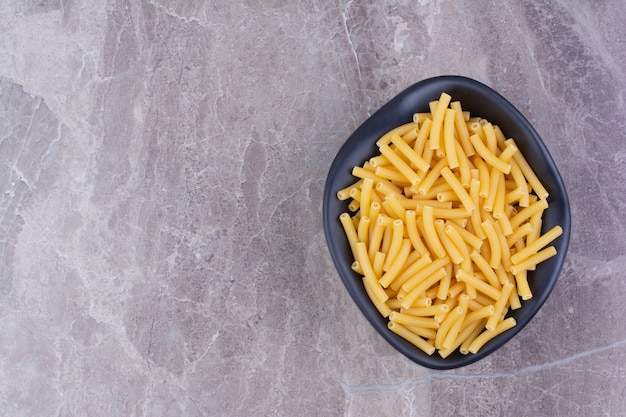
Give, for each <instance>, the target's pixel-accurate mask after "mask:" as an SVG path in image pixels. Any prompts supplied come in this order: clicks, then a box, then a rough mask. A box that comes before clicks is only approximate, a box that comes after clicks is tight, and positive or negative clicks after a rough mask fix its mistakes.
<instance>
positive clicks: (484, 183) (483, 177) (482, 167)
mask: <svg viewBox="0 0 626 417" xmlns="http://www.w3.org/2000/svg"><path fill="white" fill-rule="evenodd" d="M474 165H475V166H476V168H477V169H478V180H479V181H480V189H479V191H478V195H479V197H481V198H487V196H488V195H489V190H490V187H491V185H490V183H489V176H490V174H489V167H488V166H487V164H486V163H485V161H483V160H482V159H481V158H479V157H476V158H474Z"/></svg>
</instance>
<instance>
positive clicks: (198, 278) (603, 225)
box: [0, 0, 626, 416]
mask: <svg viewBox="0 0 626 417" xmlns="http://www.w3.org/2000/svg"><path fill="white" fill-rule="evenodd" d="M575 3H576V5H572V3H571V2H565V1H560V2H552V1H509V2H489V1H459V2H457V1H428V0H420V1H418V2H411V1H406V0H405V1H397V2H393V1H380V2H379V1H367V2H361V1H346V0H329V1H320V0H318V1H313V2H306V1H295V2H288V1H281V0H267V1H259V2H257V1H232V2H230V1H211V2H204V1H200V0H193V1H191V0H190V1H186V0H178V1H175V0H152V1H145V2H131V1H128V2H124V1H110V2H106V3H105V2H103V1H95V2H80V1H75V0H46V1H38V0H37V1H36V0H28V1H18V0H10V1H3V2H0V33H2V36H1V37H0V191H1V196H0V213H1V215H0V271H1V273H0V415H2V416H182V415H185V416H295V415H307V416H340V415H343V416H373V415H376V416H450V415H459V416H460V415H462V416H577V415H584V416H620V415H623V412H624V410H625V409H626V327H625V326H624V325H623V322H624V319H626V307H625V306H624V299H625V296H626V283H625V278H626V272H625V271H626V238H625V236H626V230H625V227H626V215H625V213H626V198H625V197H624V195H626V186H625V185H624V184H625V179H626V178H625V173H626V172H625V170H624V167H625V163H626V118H625V117H624V116H625V115H626V103H625V97H624V92H625V91H626V77H625V75H626V53H625V51H626V49H625V46H626V29H625V26H624V25H623V21H624V19H626V3H624V2H623V1H621V0H608V1H604V2H598V3H597V4H593V5H592V3H593V2H575ZM440 74H460V75H466V76H469V77H472V78H475V79H477V80H479V81H482V82H484V83H486V84H488V85H490V86H491V87H493V88H495V89H496V90H498V91H500V92H501V93H502V94H503V95H504V96H505V97H507V98H508V99H509V100H510V101H511V102H513V104H515V105H516V106H517V107H518V108H519V109H520V110H521V111H522V112H523V113H524V114H525V115H526V116H527V117H528V118H529V120H530V121H531V122H532V123H533V125H534V126H535V128H536V129H537V131H538V132H539V133H540V135H541V136H542V137H543V139H544V141H545V143H546V145H547V147H548V149H549V150H550V152H551V153H552V156H553V158H554V160H555V162H556V164H557V166H558V167H559V169H560V171H561V173H562V175H563V178H564V180H565V183H566V186H567V189H568V192H569V196H570V200H571V204H572V222H573V223H572V240H571V244H570V250H569V252H568V256H567V261H566V264H565V266H564V269H563V273H562V275H561V278H560V280H559V282H558V284H557V285H556V288H555V289H554V291H553V293H552V296H551V298H550V299H549V300H548V302H547V303H546V304H545V306H544V308H543V309H542V310H541V311H540V313H539V314H538V315H537V316H536V317H535V318H534V319H533V320H532V321H531V323H530V324H529V325H528V326H527V327H526V328H525V329H524V330H523V331H522V332H521V333H520V334H519V335H517V336H516V337H515V338H514V339H513V340H512V341H511V343H510V344H508V345H506V346H505V347H503V348H502V349H500V350H498V351H497V352H496V353H494V354H493V355H491V356H489V357H488V358H486V359H485V360H482V361H480V362H478V363H475V364H473V365H470V366H468V367H465V368H461V369H458V370H454V371H432V370H429V369H426V368H422V367H420V366H418V365H416V364H414V363H412V362H410V361H408V360H406V359H405V358H404V357H403V356H401V355H400V354H399V353H397V352H396V351H395V350H393V349H392V348H391V347H390V346H389V345H388V344H386V342H384V341H383V340H382V339H381V338H380V337H379V336H378V334H377V333H375V332H374V331H373V330H372V329H371V328H370V327H369V325H368V324H367V322H366V321H365V319H364V318H363V317H362V316H361V315H360V313H359V311H358V310H357V308H356V307H355V306H354V304H353V303H352V301H351V299H350V298H349V296H348V294H347V292H346V290H345V289H344V288H343V286H342V284H341V282H340V280H339V277H338V276H337V274H336V272H335V270H334V267H333V265H332V262H331V259H330V256H329V254H328V250H327V248H326V244H325V240H324V235H323V232H322V230H321V199H322V190H323V187H324V182H325V177H326V173H327V170H328V168H329V166H330V164H331V162H332V159H333V156H334V154H335V152H336V151H337V150H338V149H339V147H340V146H341V145H342V143H343V142H344V141H345V140H346V138H347V137H348V136H349V134H350V133H351V132H352V131H353V130H354V129H355V128H356V127H357V126H358V125H359V124H361V123H362V122H363V121H364V120H365V119H366V118H367V117H368V115H370V114H371V113H372V112H374V111H375V110H376V109H377V108H378V107H380V106H381V105H382V104H383V103H384V102H386V101H387V100H388V99H390V98H391V97H393V96H394V95H395V94H397V93H398V92H400V91H401V90H402V89H404V88H405V87H407V86H409V85H411V84H413V83H414V82H417V81H419V80H421V79H423V78H427V77H430V76H434V75H440Z"/></svg>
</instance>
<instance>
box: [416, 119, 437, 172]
mask: <svg viewBox="0 0 626 417" xmlns="http://www.w3.org/2000/svg"><path fill="white" fill-rule="evenodd" d="M431 124H432V120H431V119H426V120H424V123H423V124H422V126H421V127H420V130H419V132H418V134H417V138H416V139H415V144H414V145H413V150H414V151H415V152H416V153H417V154H418V155H422V159H424V161H426V162H427V163H428V165H429V166H430V162H429V161H427V160H426V159H425V158H424V149H426V141H427V140H428V137H429V136H430V126H431ZM431 154H432V153H431Z"/></svg>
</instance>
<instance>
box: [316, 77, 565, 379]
mask: <svg viewBox="0 0 626 417" xmlns="http://www.w3.org/2000/svg"><path fill="white" fill-rule="evenodd" d="M323 220H324V231H325V235H326V241H327V244H328V247H329V250H330V253H331V257H332V259H333V262H334V264H335V266H336V268H337V271H338V273H339V276H340V277H341V279H342V281H343V283H344V285H345V287H346V289H347V290H348V292H349V294H350V296H351V297H352V299H353V300H354V302H355V303H356V304H357V306H358V307H359V309H360V310H361V312H362V313H363V314H364V315H365V317H366V318H367V320H368V321H369V322H370V323H371V325H372V326H373V327H374V328H375V329H376V330H377V331H378V333H379V334H380V335H381V336H382V337H383V338H384V339H385V340H386V341H387V342H389V343H390V344H391V345H392V346H393V347H394V348H396V349H397V350H398V351H399V352H400V353H402V354H403V355H405V356H406V357H408V358H409V359H411V360H412V361H414V362H416V363H418V364H420V365H423V366H426V367H429V368H433V369H451V368H458V367H461V366H465V365H468V364H470V363H473V362H475V361H477V360H480V359H482V358H484V357H485V356H487V355H489V354H491V353H493V352H494V351H495V350H497V349H498V348H500V347H501V346H502V345H504V344H505V343H506V342H507V341H508V340H510V339H511V338H513V337H514V336H515V335H516V334H517V333H518V332H519V331H520V330H521V329H522V328H523V327H524V326H525V325H526V324H527V323H528V322H529V321H530V320H531V319H532V318H533V317H534V315H535V314H536V313H537V312H538V311H539V309H540V308H541V306H542V305H543V304H544V302H545V301H546V299H547V298H548V296H549V295H550V292H551V291H552V288H553V287H554V285H555V283H556V281H557V279H558V277H559V274H560V271H561V268H562V265H563V262H564V259H565V254H566V251H567V246H568V243H569V235H570V223H571V220H570V210H569V202H568V198H567V193H566V190H565V187H564V184H563V181H562V179H561V176H560V174H559V172H558V170H557V168H556V166H555V164H554V161H553V160H552V157H551V156H550V154H549V152H548V150H547V148H546V147H545V145H544V143H543V142H542V140H541V138H540V137H539V135H538V134H537V132H536V131H535V130H534V128H533V127H532V126H531V125H530V123H529V122H528V121H527V120H526V118H524V116H523V115H522V114H521V113H520V112H519V111H518V110H517V109H516V108H515V107H514V106H513V105H512V104H511V103H509V102H508V101H507V100H506V99H505V98H503V97H502V96H501V95H500V94H498V93H497V92H495V91H494V90H492V89H491V88H489V87H487V86H486V85H484V84H482V83H480V82H478V81H475V80H472V79H469V78H465V77H460V76H441V77H435V78H430V79H427V80H424V81H421V82H418V83H417V84H414V85H413V86H411V87H409V88H407V89H406V90H405V91H403V92H401V93H400V94H398V95H397V96H396V97H394V98H393V99H392V100H390V101H389V102H388V103H387V104H385V105H384V106H382V107H381V108H380V109H379V110H378V111H377V112H376V113H374V114H373V115H372V116H371V117H370V118H369V119H368V120H366V121H365V122H364V123H363V124H362V125H361V126H360V127H359V128H358V129H357V130H356V131H355V132H354V133H353V134H352V135H351V136H350V137H349V138H348V140H347V141H346V142H345V144H344V145H343V146H342V148H341V149H340V151H339V152H338V154H337V156H336V157H335V160H334V161H333V164H332V165H331V168H330V171H329V174H328V177H327V181H326V186H325V190H324V201H323Z"/></svg>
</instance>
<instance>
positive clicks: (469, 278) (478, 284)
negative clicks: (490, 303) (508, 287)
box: [456, 269, 500, 300]
mask: <svg viewBox="0 0 626 417" xmlns="http://www.w3.org/2000/svg"><path fill="white" fill-rule="evenodd" d="M456 279H457V280H459V281H463V282H465V283H466V284H469V285H471V286H472V287H474V288H475V289H476V290H478V291H480V292H481V293H483V294H485V295H486V296H488V297H489V298H492V299H494V300H497V299H498V298H500V291H499V290H497V289H495V288H493V287H492V286H491V285H489V284H487V283H486V282H484V281H481V280H480V279H478V278H476V276H474V275H473V274H471V273H468V272H465V271H463V270H462V269H459V270H458V271H457V273H456Z"/></svg>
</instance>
